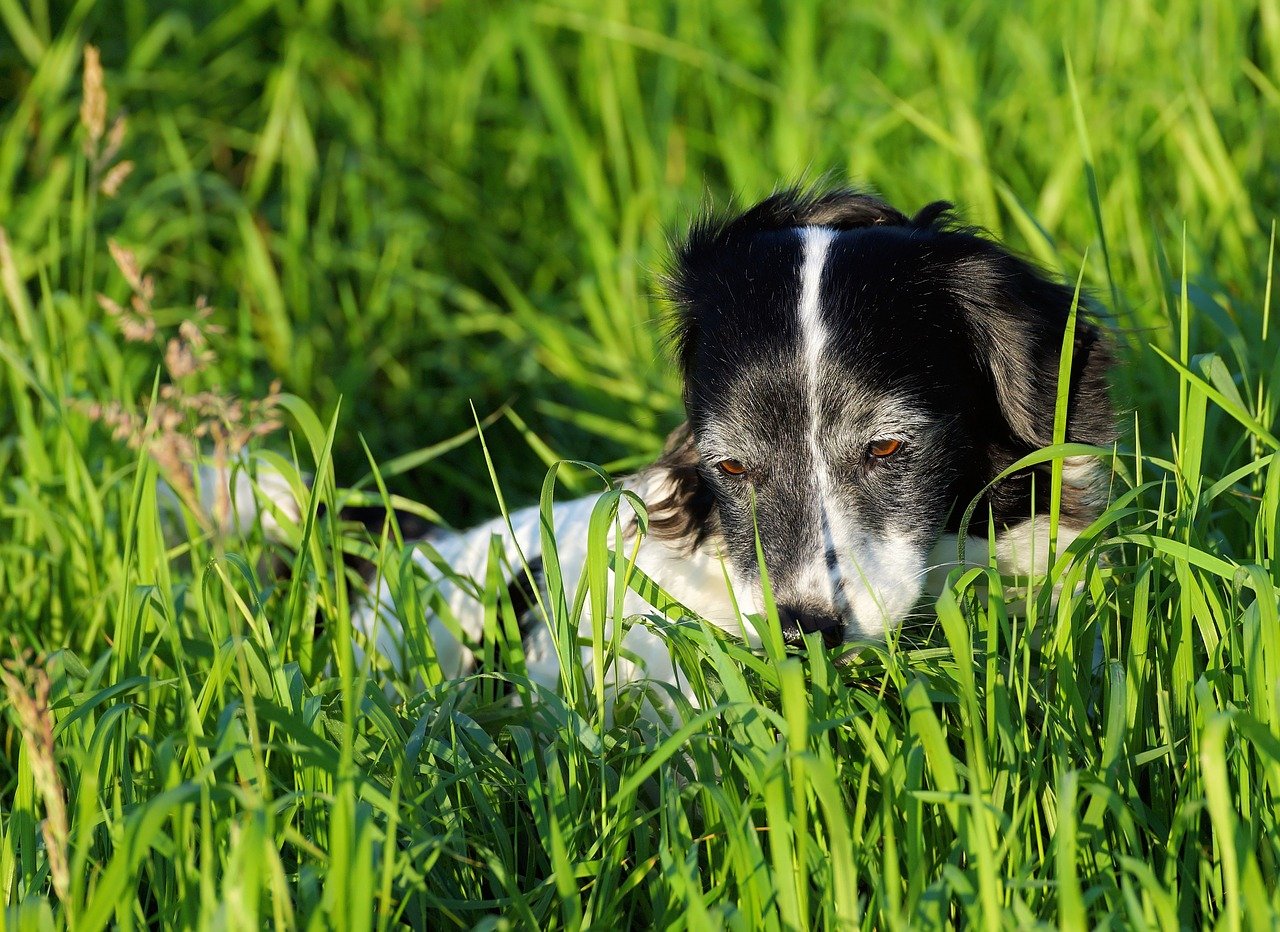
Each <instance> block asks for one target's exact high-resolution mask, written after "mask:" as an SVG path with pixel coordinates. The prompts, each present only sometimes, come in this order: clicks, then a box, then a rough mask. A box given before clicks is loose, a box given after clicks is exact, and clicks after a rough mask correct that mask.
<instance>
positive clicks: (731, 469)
mask: <svg viewBox="0 0 1280 932" xmlns="http://www.w3.org/2000/svg"><path fill="white" fill-rule="evenodd" d="M716 469H718V470H720V471H721V472H722V473H724V474H725V475H726V476H741V475H745V474H746V471H747V467H745V466H743V465H742V464H741V463H739V462H738V461H737V460H721V461H720V462H718V463H716Z"/></svg>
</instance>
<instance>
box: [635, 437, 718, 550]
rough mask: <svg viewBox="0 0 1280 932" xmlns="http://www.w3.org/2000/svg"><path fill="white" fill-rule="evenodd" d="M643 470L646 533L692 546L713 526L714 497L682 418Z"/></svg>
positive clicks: (699, 541)
mask: <svg viewBox="0 0 1280 932" xmlns="http://www.w3.org/2000/svg"><path fill="white" fill-rule="evenodd" d="M646 472H647V473H648V474H649V475H650V476H651V477H652V482H651V484H650V485H649V494H650V496H651V500H650V501H648V502H647V504H648V506H649V533H650V534H652V535H653V536H654V537H656V538H658V539H660V540H665V541H671V542H676V543H683V544H684V545H685V546H687V547H688V548H689V549H693V548H694V547H696V546H697V545H698V544H699V543H701V542H702V541H703V539H705V538H706V536H707V535H708V534H710V533H711V531H712V530H713V529H714V527H713V523H714V513H715V497H714V496H713V495H712V493H711V490H710V489H709V488H707V485H706V483H705V482H704V481H703V479H702V473H701V472H699V471H698V449H697V447H696V446H695V445H694V441H693V430H692V429H691V428H690V427H689V422H688V421H685V422H684V423H683V424H681V425H680V426H679V427H677V428H676V429H675V430H673V431H672V432H671V434H670V435H669V436H668V437H667V443H666V446H665V447H664V448H663V450H662V455H661V456H659V457H658V460H657V462H655V463H654V464H653V465H652V466H650V467H649V468H648V469H647V470H646Z"/></svg>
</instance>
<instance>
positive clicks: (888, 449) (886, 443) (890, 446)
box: [867, 437, 902, 460]
mask: <svg viewBox="0 0 1280 932" xmlns="http://www.w3.org/2000/svg"><path fill="white" fill-rule="evenodd" d="M900 449H902V441H901V440H895V439H894V438H892V437H882V438H881V439H879V440H872V441H871V443H870V444H869V445H868V446H867V452H868V453H869V454H871V455H872V456H873V457H875V458H876V459H878V460H887V459H888V458H889V457H891V456H893V454H895V453H897V452H898V451H899V450H900Z"/></svg>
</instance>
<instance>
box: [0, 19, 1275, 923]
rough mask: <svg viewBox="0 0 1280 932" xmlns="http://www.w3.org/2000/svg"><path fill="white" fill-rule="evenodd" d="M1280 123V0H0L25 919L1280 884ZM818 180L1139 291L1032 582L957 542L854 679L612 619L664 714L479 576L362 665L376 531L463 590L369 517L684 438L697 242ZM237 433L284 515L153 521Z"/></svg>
mask: <svg viewBox="0 0 1280 932" xmlns="http://www.w3.org/2000/svg"><path fill="white" fill-rule="evenodd" d="M99 56H100V65H98V61H99ZM1277 152H1280V3H1277V2H1276V0H1239V2H1229V0H1206V2H1202V3H1192V2H1190V0H1171V2H1166V3H1162V4H1157V3H1153V2H1149V0H1133V2H1126V3H1106V2H1102V0H1031V2H1028V3H1023V4H1008V3H1001V2H997V0H971V2H960V0H947V2H931V3H919V2H908V0H880V2H877V3H874V4H871V3H831V2H818V0H793V2H788V3H785V4H783V3H775V2H768V3H758V4H752V3H748V2H746V0H683V2H674V0H662V2H652V3H627V2H624V0H599V2H588V0H548V2H515V0H510V2H498V0H471V2H463V0H368V2H356V0H306V2H303V0H285V2H281V3H267V2H262V0H223V2H220V3H213V4H207V3H200V2H195V0H175V2H155V0H115V2H108V0H75V2H71V0H67V2H54V0H0V231H2V234H3V235H2V237H0V381H2V383H3V385H2V387H0V658H2V659H3V668H2V669H3V676H2V677H0V678H2V679H3V687H4V688H3V694H0V929H4V928H10V927H12V928H15V929H52V928H70V929H77V930H79V929H85V930H96V929H101V928H104V927H106V926H112V927H120V928H188V927H190V928H237V929H239V928H246V929H256V928H261V927H266V926H271V927H278V928H298V927H305V928H340V929H347V928H351V929H367V928H378V929H385V928H395V927H401V926H405V925H407V926H411V927H417V928H450V927H455V926H462V927H478V928H486V929H489V928H493V929H499V928H539V929H542V928H575V929H576V928H582V927H597V928H615V929H621V928H671V929H684V928H688V929H716V928H725V927H728V928H734V929H801V928H809V927H812V928H833V929H835V928H840V929H844V928H855V927H865V928H875V929H905V928H928V927H938V926H951V925H965V926H973V927H981V928H1001V927H1017V928H1029V927H1035V926H1045V927H1053V926H1057V927H1062V928H1083V927H1092V926H1105V927H1126V928H1127V927H1134V928H1147V927H1151V928H1161V929H1168V928H1179V927H1211V926H1212V927H1222V928H1227V929H1238V928H1241V927H1250V928H1253V927H1273V926H1274V924H1275V923H1276V921H1277V919H1278V918H1280V892H1278V891H1280V824H1278V823H1280V624H1278V622H1277V613H1278V600H1277V593H1278V592H1280V561H1278V560H1277V556H1278V554H1277V547H1278V545H1280V541H1278V534H1280V458H1278V457H1277V449H1278V448H1280V440H1278V439H1277V430H1276V420H1277V410H1278V408H1280V354H1278V353H1277V346H1278V345H1280V334H1277V333H1276V330H1277V323H1276V322H1275V321H1272V320H1270V311H1271V304H1272V285H1273V271H1274V267H1275V222H1276V218H1277V216H1278V215H1280V171H1277V159H1276V153H1277ZM823 176H829V177H833V178H836V179H840V180H849V181H852V182H854V183H858V184H866V185H869V186H872V187H874V188H875V189H876V190H878V191H880V192H881V193H882V194H883V195H885V196H886V198H887V199H889V200H890V201H891V202H892V203H895V204H896V205H898V206H900V207H902V208H903V209H906V210H908V211H910V210H914V209H916V208H918V207H919V206H921V205H923V204H924V203H927V202H929V201H932V200H935V199H938V198H946V199H949V200H952V201H954V202H955V203H956V204H957V205H959V208H960V211H961V215H962V216H963V217H964V218H965V219H966V220H968V221H970V222H973V223H976V224H979V225H981V226H983V227H985V228H986V229H988V230H990V231H991V232H992V233H993V234H994V235H996V236H998V237H1000V238H1002V239H1004V240H1006V241H1007V242H1009V243H1010V244H1011V245H1012V246H1014V247H1015V248H1017V249H1019V250H1020V251H1022V252H1024V253H1025V254H1027V255H1029V256H1031V257H1033V258H1035V259H1037V260H1038V261H1039V262H1041V263H1042V264H1044V265H1045V266H1046V267H1048V268H1050V269H1053V270H1055V271H1057V272H1058V273H1059V274H1060V275H1061V276H1062V278H1063V279H1065V280H1068V281H1073V282H1074V281H1076V280H1077V279H1080V280H1082V282H1083V284H1084V286H1085V287H1086V288H1087V289H1088V290H1089V292H1090V293H1091V294H1092V295H1094V296H1095V297H1096V299H1097V301H1098V303H1099V305H1100V306H1102V307H1103V308H1105V311H1106V323H1107V327H1108V329H1109V331H1110V333H1111V335H1112V339H1113V341H1114V344H1115V348H1116V352H1117V355H1118V357H1119V359H1120V361H1121V365H1120V366H1119V367H1118V370H1117V374H1116V380H1115V381H1116V384H1115V398H1116V401H1117V405H1118V407H1119V409H1120V410H1121V411H1122V416H1121V423H1120V428H1121V434H1122V439H1121V441H1120V443H1119V445H1118V447H1117V448H1116V450H1115V451H1106V452H1105V457H1106V460H1107V462H1108V464H1109V465H1110V466H1111V468H1112V472H1113V480H1112V489H1113V495H1112V504H1111V505H1110V507H1109V508H1108V509H1107V511H1106V512H1105V513H1104V514H1103V515H1102V517H1101V518H1100V519H1099V520H1098V521H1097V522H1096V523H1095V524H1094V525H1093V526H1091V528H1090V529H1089V530H1088V531H1087V532H1086V534H1084V535H1083V536H1082V537H1081V539H1080V540H1079V541H1078V542H1077V543H1076V544H1074V545H1073V546H1072V548H1071V549H1070V551H1069V552H1068V553H1067V554H1066V555H1065V556H1064V558H1063V559H1062V560H1061V561H1060V562H1059V563H1058V565H1057V566H1056V567H1055V570H1054V571H1053V573H1052V574H1051V579H1050V580H1049V581H1048V584H1046V585H1045V586H1044V587H1043V588H1042V596H1041V598H1039V599H1038V600H1036V599H1033V600H1032V601H1031V602H1030V604H1029V605H1028V606H1027V608H1026V610H1025V611H1023V610H1022V609H1020V608H1018V607H1017V606H1016V604H1015V603H1016V602H1018V601H1019V600H1018V599H1016V598H1015V597H1014V594H1013V593H1012V592H1010V593H1008V594H1007V595H1006V592H1005V586H1004V584H1003V582H1002V581H1001V580H1000V579H999V578H998V576H996V575H995V574H994V573H993V572H988V571H984V570H981V569H978V570H972V571H969V572H967V573H963V574H960V573H958V574H956V575H955V577H954V578H953V587H952V589H951V590H950V591H948V592H947V593H944V595H943V596H942V597H941V599H940V600H939V601H938V604H937V611H936V618H932V619H930V620H928V621H927V622H924V623H916V624H913V625H911V626H910V627H908V628H907V629H905V630H903V631H902V632H900V633H899V634H898V635H895V636H894V637H892V638H890V640H889V642H888V643H887V644H879V645H870V646H868V647H867V648H866V649H865V650H863V651H862V652H861V653H860V654H859V655H858V657H857V659H856V661H855V662H854V663H852V664H851V665H849V666H841V667H837V666H835V665H833V663H832V662H831V659H830V658H829V657H827V656H826V655H825V654H823V653H821V652H817V651H814V652H810V653H809V654H808V655H799V654H798V655H791V656H787V655H782V654H780V653H777V652H766V653H760V652H753V651H751V650H748V649H747V648H746V647H744V646H743V645H741V644H738V643H735V642H733V641H730V640H727V639H724V638H722V637H720V636H718V635H716V634H715V633H713V632H712V631H711V630H709V629H708V628H707V626H706V625H705V624H703V623H700V622H699V621H698V619H696V618H683V619H678V618H677V619H668V620H662V619H656V620H655V619H627V620H623V619H619V622H622V623H628V624H631V623H634V624H650V625H654V626H655V627H657V628H659V629H660V630H662V631H664V632H665V634H666V636H667V638H668V640H669V643H670V645H671V648H672V651H673V655H674V656H675V657H676V658H677V660H678V661H679V663H680V665H681V667H682V668H683V669H684V670H685V671H686V674H687V675H688V677H689V678H690V680H691V681H692V682H693V683H694V684H695V686H696V690H697V693H698V697H699V706H700V707H699V708H697V709H693V708H687V709H685V715H684V721H683V723H681V724H680V725H679V727H678V728H676V730H675V731H674V732H667V731H664V730H661V729H656V728H654V727H653V726H652V725H651V724H649V723H647V722H646V720H644V719H643V718H635V717H632V716H629V715H627V714H625V713H626V707H625V703H623V704H621V705H620V707H619V709H618V710H617V714H612V715H606V714H605V709H604V703H603V702H602V701H601V699H600V696H599V694H598V693H597V692H596V691H595V690H594V689H592V688H589V687H588V686H587V684H586V680H585V678H584V676H583V672H582V670H581V669H572V670H570V671H569V674H568V675H566V678H565V683H564V688H563V689H562V690H561V694H560V695H546V694H543V695H539V696H536V697H535V696H534V695H533V693H534V690H533V687H532V685H531V684H530V683H529V682H528V681H527V680H526V679H524V678H523V677H522V675H521V654H520V650H519V639H518V637H517V636H514V635H513V632H514V628H515V626H514V619H513V618H512V617H511V614H512V613H511V606H510V605H509V604H507V603H506V602H505V601H504V598H503V593H502V592H500V591H498V589H497V587H495V586H493V585H485V580H480V581H479V582H480V584H481V588H482V590H483V593H484V594H483V598H484V600H485V605H486V610H487V613H488V614H487V618H488V622H489V625H490V628H491V637H490V638H489V639H488V642H487V643H488V644H489V645H490V646H489V650H491V651H492V654H491V656H490V657H489V659H490V660H492V661H493V662H492V663H489V664H487V665H486V671H487V672H485V673H482V674H479V675H476V676H474V677H471V678H469V679H467V680H465V681H462V682H448V681H443V680H442V679H441V677H440V675H439V671H438V670H437V669H435V668H434V667H433V664H432V659H431V654H430V650H429V648H425V649H424V650H423V651H422V652H421V656H420V657H418V658H416V660H415V664H414V669H412V670H411V671H408V673H407V675H397V674H395V673H393V672H391V671H389V670H387V669H385V668H383V667H382V666H380V665H379V664H377V663H376V662H371V661H367V660H366V661H363V662H361V661H358V660H357V655H356V654H354V653H353V651H352V649H351V601H350V599H349V597H348V595H347V591H346V587H345V586H343V585H341V584H339V583H340V578H341V574H342V573H343V569H342V560H341V558H342V555H343V552H344V551H348V552H359V553H361V554H362V555H364V556H366V557H369V558H371V559H373V560H374V562H375V563H376V565H377V566H378V567H379V571H380V572H381V573H382V575H383V576H384V577H385V578H386V579H389V580H395V581H396V585H397V586H399V587H400V590H401V592H402V597H403V600H404V604H405V605H406V606H407V608H406V612H407V614H408V615H409V616H410V617H412V616H413V613H414V611H415V610H416V611H419V612H420V606H421V604H422V603H423V602H424V601H425V600H427V599H428V598H429V593H428V592H426V589H427V588H428V587H427V585H426V583H425V582H424V581H423V580H421V579H420V578H415V577H414V576H413V574H412V573H411V572H409V571H408V569H407V567H408V566H409V565H410V561H409V557H408V554H409V549H410V547H411V545H410V544H406V543H405V542H404V541H403V540H402V539H401V537H400V535H399V532H398V528H395V527H391V526H389V527H388V528H387V530H386V532H385V533H384V534H382V536H381V537H380V538H378V539H375V540H374V541H372V542H370V541H369V540H368V539H366V538H362V537H361V536H360V535H357V534H356V533H355V532H354V531H352V530H351V529H349V528H345V527H344V526H342V525H341V524H339V522H338V521H337V519H336V518H335V517H334V515H335V513H336V508H335V507H334V506H336V505H339V504H341V503H343V502H352V501H363V502H366V503H371V504H377V503H379V502H394V503H395V504H397V505H399V506H402V507H405V508H408V509H410V510H414V511H416V512H417V513H418V514H419V515H421V516H422V517H424V518H426V519H429V520H433V521H443V522H449V523H452V524H454V525H458V526H464V525H465V524H466V523H467V522H470V521H474V520H476V519H479V518H482V517H487V516H490V515H492V514H496V513H497V512H498V510H499V508H500V507H501V505H500V500H499V497H498V495H497V493H496V491H495V489H500V490H501V493H502V496H501V501H502V502H504V503H505V504H506V506H509V507H515V506H517V505H525V504H530V503H536V502H539V501H540V500H541V501H543V502H547V501H549V500H550V497H551V496H552V495H566V496H567V495H574V494H581V493H584V492H587V491H590V490H592V489H600V488H603V484H602V480H601V479H600V478H599V476H598V475H597V474H596V473H595V472H593V471H592V470H590V469H586V468H583V467H581V466H576V465H572V464H569V465H563V466H556V465H555V464H557V463H559V462H560V461H561V460H566V459H567V460H572V461H590V462H592V463H597V464H599V465H600V466H601V467H603V469H604V470H605V471H606V472H608V473H609V474H613V475H619V474H622V473H625V472H626V471H627V470H629V469H631V468H634V467H635V466H637V465H639V464H642V463H644V462H645V461H647V460H648V459H649V458H651V457H652V456H653V455H654V454H655V453H656V452H657V450H658V449H659V448H660V446H661V442H662V438H663V437H664V435H665V434H666V432H667V431H668V430H670V429H671V428H672V427H674V426H675V425H676V424H677V423H679V421H680V418H681V408H680V402H679V395H678V387H677V385H676V383H675V380H674V375H673V372H672V370H671V368H670V366H669V364H668V362H667V360H666V357H665V354H664V345H663V328H662V326H661V317H662V313H663V308H662V305H661V302H660V301H659V300H658V298H657V291H658V289H657V284H656V282H657V279H658V276H659V274H660V271H661V269H662V265H663V262H664V260H665V258H666V256H667V253H668V248H669V242H670V239H671V237H672V235H674V234H675V233H677V232H678V231H679V230H680V229H681V228H682V226H684V225H685V224H686V223H687V222H688V220H689V219H690V217H692V216H693V215H695V214H696V213H697V212H698V211H699V210H700V209H701V208H702V207H703V206H705V205H707V204H708V203H713V204H720V205H723V204H726V203H729V202H731V201H732V200H733V199H734V198H737V199H740V200H743V201H748V200H751V199H753V198H756V197H759V196H762V195H764V194H766V193H768V192H769V191H771V190H772V189H773V188H774V187H775V186H777V185H778V184H779V183H781V182H788V181H794V180H797V179H804V178H808V179H815V178H819V177H823ZM478 425H479V426H482V428H483V429H482V430H480V429H479V427H478ZM244 447H247V448H248V449H251V450H253V451H256V453H257V455H260V456H263V457H268V458H270V460H271V462H273V463H275V464H276V465H277V466H278V467H279V468H280V469H281V470H283V471H284V472H286V473H288V474H290V475H293V476H295V477H299V481H300V477H301V475H302V474H304V473H305V474H308V475H313V476H315V477H316V478H315V482H314V486H313V489H312V491H310V492H306V493H304V499H305V502H306V510H305V514H304V518H303V520H302V521H301V522H299V523H298V524H297V525H296V526H291V527H289V528H288V529H287V534H288V536H289V538H290V541H289V546H286V547H281V546H278V545H275V544H273V543H271V542H269V541H268V540H266V539H265V537H264V535H263V534H262V533H261V529H260V528H259V529H250V530H249V531H248V532H247V533H246V534H245V535H243V536H242V537H234V538H228V537H225V536H222V535H217V534H212V533H210V532H209V530H208V528H207V526H206V524H204V523H202V521H201V518H200V516H198V515H196V514H194V513H191V512H187V513H185V515H184V520H183V521H182V522H181V523H180V527H181V533H180V534H179V535H178V538H177V539H176V540H175V539H174V538H173V537H172V535H171V536H170V539H168V540H166V539H165V537H164V535H163V534H162V531H161V515H160V514H159V511H158V506H157V499H156V487H157V482H158V479H159V477H160V476H161V475H168V476H169V477H170V480H171V481H172V474H171V473H172V467H173V466H174V465H175V463H179V462H181V461H182V459H183V458H184V457H186V456H188V455H194V451H196V450H201V451H204V453H205V454H207V455H210V456H215V457H216V456H219V455H231V453H233V452H234V451H235V450H237V449H241V448H244ZM1064 452H1067V451H1064V450H1063V449H1062V448H1057V449H1056V453H1057V454H1058V455H1059V456H1061V455H1062V454H1063V453H1064ZM1054 453H1055V450H1054V449H1051V450H1050V451H1049V453H1048V454H1047V455H1050V456H1052V455H1054ZM549 470H550V472H549ZM597 556H598V557H599V558H600V559H601V560H607V559H609V555H608V554H603V553H598V554H597ZM621 557H622V558H625V555H621ZM619 578H620V577H619ZM1053 583H1059V584H1061V585H1062V588H1063V591H1064V592H1066V593H1067V594H1068V595H1067V596H1066V597H1064V598H1062V599H1061V600H1059V601H1058V602H1057V604H1056V605H1055V604H1053V603H1052V602H1051V600H1050V599H1049V598H1048V597H1047V596H1048V593H1049V590H1050V588H1051V585H1052V584H1053ZM604 595H605V593H603V592H601V591H599V590H598V589H597V590H596V591H595V592H594V593H592V594H591V596H592V597H599V598H603V597H604ZM573 596H574V594H573V593H570V594H569V597H568V598H567V599H566V600H565V604H564V605H559V606H557V607H555V609H554V611H555V614H556V617H553V618H550V619H548V623H550V624H553V625H555V626H556V630H559V631H562V632H563V631H565V630H567V629H568V628H569V627H571V626H570V625H568V624H567V623H566V622H567V618H566V617H565V616H566V614H567V613H571V612H572V608H573V603H574V601H575V600H574V598H573ZM583 597H587V594H586V593H583ZM418 617H421V615H420V614H419V615H418ZM1095 645H1098V648H1097V650H1098V656H1097V657H1095ZM564 646H565V647H566V649H567V647H568V645H564ZM602 661H603V662H607V661H608V658H607V657H605V658H602ZM513 697H516V698H520V699H523V700H525V701H524V702H515V701H513ZM533 699H536V700H537V701H530V700H533Z"/></svg>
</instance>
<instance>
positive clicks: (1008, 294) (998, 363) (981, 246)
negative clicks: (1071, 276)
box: [944, 231, 1115, 449]
mask: <svg viewBox="0 0 1280 932" xmlns="http://www.w3.org/2000/svg"><path fill="white" fill-rule="evenodd" d="M944 238H946V239H953V245H958V246H960V247H961V248H960V253H959V255H957V256H955V257H954V264H953V267H952V270H951V274H950V276H949V278H950V281H951V283H952V288H953V294H954V295H955V297H956V299H957V300H958V302H959V303H960V305H961V307H962V310H963V313H964V317H965V320H966V324H967V326H968V329H969V332H970V334H971V338H972V344H973V347H974V350H975V351H976V355H977V359H976V360H975V362H976V363H977V365H978V366H979V368H980V369H984V370H985V375H986V377H987V378H988V379H989V380H990V383H991V387H992V388H993V389H994V392H995V396H996V401H997V403H998V404H999V406H1000V410H1001V412H1002V414H1003V416H1004V419H1005V421H1006V422H1007V424H1008V427H1009V431H1010V433H1011V435H1012V438H1013V439H1016V440H1017V441H1020V442H1021V443H1022V444H1025V445H1026V446H1027V447H1030V448H1032V449H1035V448H1039V447H1044V446H1048V445H1049V444H1050V443H1052V442H1053V422H1054V410H1055V407H1056V403H1057V393H1058V363H1059V358H1060V356H1061V352H1062V348H1063V336H1064V334H1065V331H1066V328H1067V324H1068V321H1069V319H1070V313H1071V306H1072V303H1073V301H1074V300H1075V289H1074V288H1071V287H1068V286H1066V285H1063V284H1061V283H1058V282H1055V281H1053V280H1052V279H1050V278H1049V277H1048V276H1047V275H1046V274H1045V273H1044V272H1043V271H1042V270H1040V269H1038V268H1036V266H1034V265H1033V264H1032V263H1030V262H1028V261H1026V260H1025V259H1021V258H1019V257H1017V256H1015V255H1014V254H1013V253H1011V252H1009V251H1008V250H1006V249H1004V248H1003V247H1001V246H1000V245H998V244H996V243H993V242H991V241H990V240H988V239H986V238H985V237H980V236H978V235H976V234H974V233H972V232H967V231H961V232H956V233H951V234H944ZM955 240H959V241H960V242H958V243H957V242H955ZM1088 312H1089V304H1088V301H1087V299H1086V298H1085V297H1083V296H1082V297H1081V299H1080V306H1079V308H1078V312H1077V316H1076V325H1075V336H1074V340H1073V352H1072V363H1071V381H1070V385H1069V389H1068V391H1069V394H1068V400H1067V432H1066V439H1067V440H1068V441H1069V442H1074V443H1091V444H1106V443H1110V442H1111V440H1113V439H1114V437H1115V419H1114V415H1113V413H1112V408H1111V402H1110V400H1109V398H1108V396H1107V373H1108V370H1109V369H1110V367H1111V363H1112V359H1111V353H1110V351H1109V349H1108V347H1107V343H1106V340H1105V339H1104V338H1103V336H1102V333H1101V331H1100V330H1099V329H1098V327H1097V326H1096V325H1095V324H1094V323H1093V322H1092V321H1091V320H1090V319H1089V313H1088Z"/></svg>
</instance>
